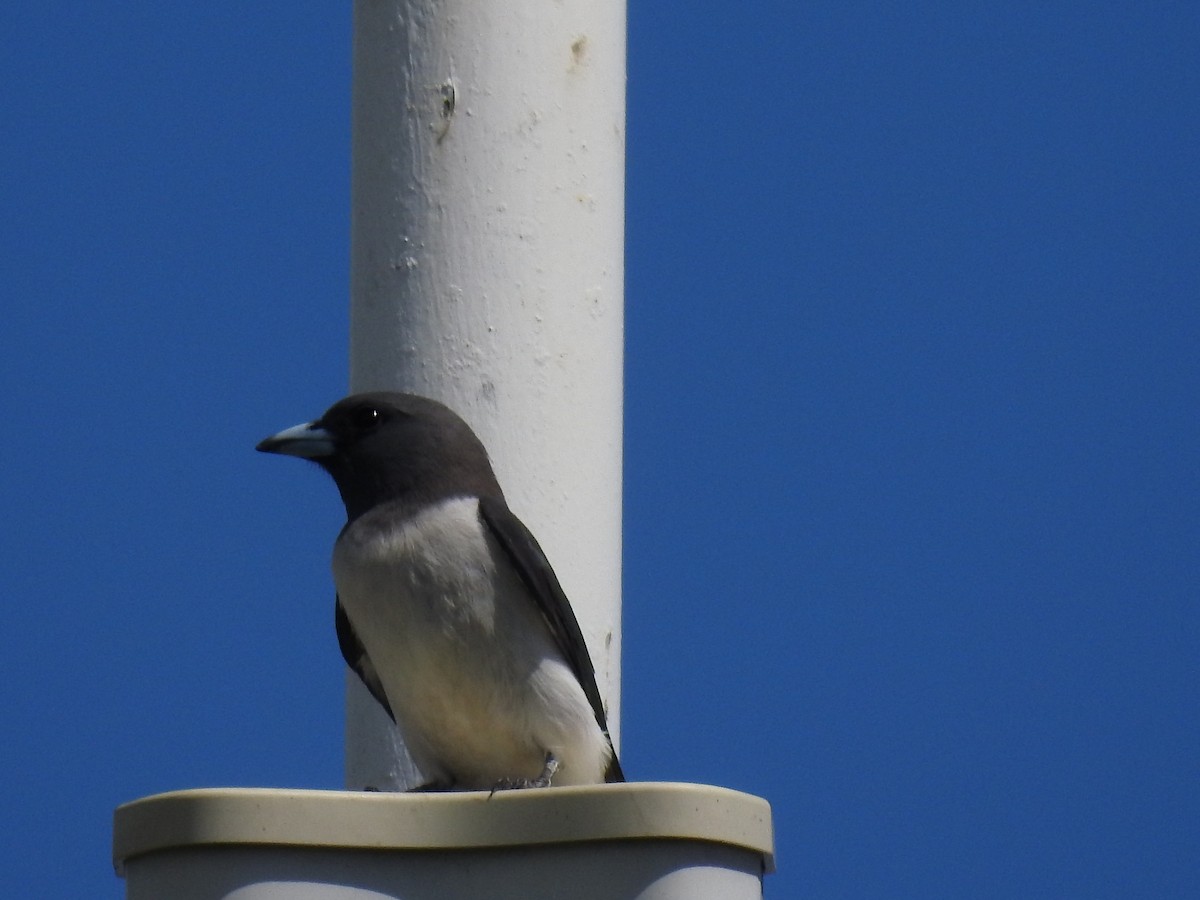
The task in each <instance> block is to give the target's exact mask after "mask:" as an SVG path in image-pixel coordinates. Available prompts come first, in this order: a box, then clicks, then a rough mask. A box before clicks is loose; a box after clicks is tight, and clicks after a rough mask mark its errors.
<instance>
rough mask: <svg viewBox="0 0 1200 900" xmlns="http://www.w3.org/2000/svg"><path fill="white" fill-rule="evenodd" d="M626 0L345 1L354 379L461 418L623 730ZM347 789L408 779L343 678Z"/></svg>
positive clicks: (356, 387)
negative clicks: (545, 569)
mask: <svg viewBox="0 0 1200 900" xmlns="http://www.w3.org/2000/svg"><path fill="white" fill-rule="evenodd" d="M624 148H625V2H624V0H603V2H597V0H558V2H554V3H547V2H545V0H506V2H504V3H480V2H473V0H357V2H355V4H354V85H353V161H352V185H351V220H352V224H351V274H350V278H351V325H350V384H351V389H352V390H353V391H363V390H375V389H399V390H405V391H412V392H415V393H421V394H425V395H428V396H432V397H435V398H437V399H439V400H442V401H443V402H445V403H447V404H448V405H450V406H451V407H452V408H454V409H455V410H457V411H458V412H459V413H460V414H461V415H462V416H463V417H464V418H465V419H466V420H467V421H468V422H469V423H470V424H471V425H472V426H473V427H474V429H475V430H476V432H477V433H478V434H479V436H480V437H481V438H482V439H483V441H484V443H485V445H486V446H487V447H488V449H489V451H490V453H491V456H492V461H493V463H494V465H495V467H496V471H497V475H498V476H499V478H500V483H501V485H502V486H503V487H504V490H505V493H506V495H507V497H508V502H509V505H510V506H511V507H512V509H513V511H514V512H516V514H517V515H518V516H520V517H521V518H522V519H523V520H524V521H525V522H526V524H528V525H529V527H530V528H531V529H532V530H533V532H534V534H536V535H537V536H538V539H539V541H540V542H541V544H542V547H543V549H545V551H546V553H547V555H548V556H549V558H550V561H551V563H552V564H553V565H554V568H555V571H556V572H557V573H558V576H559V579H560V580H561V582H562V584H563V587H564V589H565V590H566V592H567V596H568V597H569V598H570V599H571V602H572V605H573V606H574V608H575V611H576V614H577V616H578V617H579V620H580V624H581V625H582V627H583V631H584V634H585V636H586V637H587V640H588V646H589V649H590V651H591V655H592V659H593V661H594V663H595V666H596V671H597V680H598V682H599V684H600V690H601V693H602V694H603V695H604V696H605V698H606V699H607V702H608V709H609V721H610V725H611V727H612V730H613V737H614V740H616V738H617V729H618V723H619V717H620V715H619V714H620V703H619V699H620V698H619V693H618V685H619V673H620V649H621V640H620V628H619V625H620V584H621V580H620V572H621V544H620V524H621V410H622V406H621V397H622V344H623V327H624V315H623V313H624V310H623V275H624V260H623V232H624ZM349 683H350V688H349V693H348V709H347V732H346V745H347V757H346V783H347V787H349V788H351V789H360V788H363V787H365V786H373V787H376V788H382V789H391V788H402V787H407V786H411V785H413V784H414V783H416V781H417V778H418V776H417V775H416V774H415V772H414V771H413V770H412V768H411V764H410V763H407V762H406V761H405V760H406V758H405V757H404V756H403V754H402V750H400V749H398V748H397V746H396V741H395V738H394V732H393V730H392V729H391V728H390V723H389V722H388V721H387V719H386V717H385V716H384V715H383V714H382V712H381V711H380V710H379V708H378V705H377V704H375V703H374V701H372V700H371V699H370V698H369V696H368V695H367V694H366V692H365V690H361V689H360V687H359V685H358V684H357V681H356V680H354V679H353V678H352V677H351V679H350V682H349Z"/></svg>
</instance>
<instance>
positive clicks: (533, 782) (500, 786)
mask: <svg viewBox="0 0 1200 900" xmlns="http://www.w3.org/2000/svg"><path fill="white" fill-rule="evenodd" d="M557 771H558V760H557V759H556V758H555V756H554V754H553V753H547V754H546V763H545V765H544V766H542V773H541V774H540V775H538V777H537V778H501V779H500V780H499V781H497V782H496V783H495V784H494V785H492V793H491V794H489V795H488V796H494V795H495V793H496V791H517V790H522V789H524V788H544V787H550V782H551V781H552V780H553V779H554V773H555V772H557Z"/></svg>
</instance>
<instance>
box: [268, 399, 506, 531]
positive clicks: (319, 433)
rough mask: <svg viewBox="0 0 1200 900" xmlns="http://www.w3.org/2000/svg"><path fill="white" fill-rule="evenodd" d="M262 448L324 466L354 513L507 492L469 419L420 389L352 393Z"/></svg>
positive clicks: (350, 513) (348, 510) (349, 513)
mask: <svg viewBox="0 0 1200 900" xmlns="http://www.w3.org/2000/svg"><path fill="white" fill-rule="evenodd" d="M256 449H258V450H261V451H262V452H264V453H280V454H284V455H286V456H299V457H303V458H305V459H311V460H312V461H313V462H315V463H316V464H317V465H319V466H320V467H321V468H323V469H324V470H325V471H326V472H328V473H329V474H330V475H332V476H333V480H334V482H335V483H336V484H337V487H338V491H339V492H340V493H341V495H342V502H343V503H345V505H346V516H347V518H349V519H355V518H357V517H358V516H360V515H362V514H363V513H365V512H367V511H368V510H370V509H371V508H373V507H375V506H377V505H379V504H380V503H386V502H390V501H400V502H403V503H406V504H412V505H413V506H423V505H425V504H427V503H433V502H436V501H438V500H442V499H445V498H447V497H455V496H494V497H501V496H502V494H501V492H500V486H499V485H498V484H497V483H496V476H495V475H494V474H493V472H492V466H491V463H490V462H489V461H488V456H487V451H486V450H485V449H484V447H483V444H482V443H481V442H480V441H479V438H477V437H476V436H475V433H474V432H473V431H471V429H470V427H469V426H468V425H467V423H466V422H464V421H463V420H462V419H461V418H459V417H458V416H457V415H456V414H455V413H454V412H452V411H451V410H450V409H448V408H447V407H445V406H443V405H442V404H441V403H438V402H437V401H435V400H430V399H428V398H426V397H418V396H416V395H415V394H399V393H389V392H375V393H369V394H353V395H351V396H349V397H347V398H345V399H344V400H340V401H338V402H337V403H335V404H334V405H333V406H331V407H330V408H329V409H328V410H326V411H325V414H324V415H322V416H321V418H319V419H317V420H315V421H313V422H308V423H305V424H303V425H297V426H295V427H294V428H288V429H287V430H285V431H281V432H279V433H278V434H275V435H272V436H271V437H269V438H267V439H266V440H263V441H261V442H260V443H259V444H258V446H257V448H256Z"/></svg>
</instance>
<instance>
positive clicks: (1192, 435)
mask: <svg viewBox="0 0 1200 900" xmlns="http://www.w3.org/2000/svg"><path fill="white" fill-rule="evenodd" d="M1044 7H1048V8H1044ZM0 37H2V38H3V41H4V44H5V52H4V53H2V54H0V109H2V110H3V116H4V127H3V128H2V129H0V163H2V165H3V170H4V172H5V177H4V178H3V179H0V200H2V201H3V209H4V215H3V217H2V218H0V235H2V240H0V247H2V248H3V250H2V253H3V271H2V274H0V290H2V291H3V294H4V308H5V309H6V310H7V315H6V322H5V326H4V327H3V328H2V329H0V375H2V377H3V384H4V386H5V390H4V391H3V394H2V397H0V415H2V416H3V421H4V423H5V440H4V458H5V461H6V464H5V465H4V466H3V467H2V469H0V497H3V500H4V503H5V506H6V509H7V513H8V514H7V515H6V516H4V517H3V519H2V520H0V529H2V532H0V538H2V542H3V547H4V553H3V557H2V559H0V575H2V578H3V584H4V585H5V594H6V599H7V602H6V603H5V607H4V611H5V617H4V623H5V627H4V628H3V629H0V710H2V712H3V721H4V728H5V731H4V739H3V741H0V770H2V771H3V772H4V773H5V802H4V804H2V807H3V812H2V813H0V823H2V825H3V831H4V833H5V834H6V836H7V837H6V840H5V842H4V844H3V846H2V847H0V865H2V868H3V871H4V873H5V877H4V880H5V882H6V883H7V885H8V886H9V887H8V890H9V892H10V893H11V894H12V896H33V895H35V894H36V895H37V896H61V897H78V896H90V897H102V896H108V897H119V896H121V893H122V885H121V883H120V882H119V881H117V880H116V879H115V878H114V877H113V876H112V873H111V870H110V868H109V845H110V816H111V812H112V809H113V808H114V807H115V806H116V805H117V804H119V803H121V802H124V801H127V800H130V799H133V798H136V797H139V796H144V795H147V794H151V793H154V792H158V791H165V790H172V789H176V788H185V787H200V786H216V785H267V786H274V785H280V786H300V787H323V788H333V787H338V786H339V785H340V778H341V740H342V730H341V715H342V712H341V702H342V664H341V661H340V658H339V656H338V653H337V649H336V644H335V642H334V639H333V635H332V631H331V628H330V608H329V604H330V600H331V588H330V576H329V573H328V562H327V560H328V550H329V544H330V541H331V540H332V537H333V535H334V533H335V532H336V529H337V528H338V526H339V519H340V515H341V511H340V507H339V503H338V500H337V497H336V495H335V493H334V491H333V490H332V488H331V487H330V486H329V485H328V484H326V483H323V482H322V480H321V479H320V478H318V477H317V476H316V475H315V474H314V473H312V472H311V471H305V470H304V469H303V468H302V467H299V466H296V467H294V468H291V467H282V466H279V464H278V463H276V462H274V461H272V460H267V459H265V458H263V457H261V456H257V455H256V454H255V453H254V452H253V450H252V448H253V444H254V442H255V441H256V440H258V439H259V438H261V437H262V436H264V435H265V434H267V433H268V432H270V431H272V430H273V429H275V428H277V427H280V426H282V425H287V424H291V423H292V422H293V421H294V420H296V419H297V418H301V417H303V416H305V415H308V414H310V413H313V412H316V411H319V410H320V409H322V408H323V407H324V406H326V405H327V404H328V403H329V402H331V401H332V400H334V399H336V398H337V397H338V396H340V395H341V394H342V393H343V392H344V389H345V385H346V372H347V360H346V332H347V327H346V302H347V301H346V291H347V278H348V276H347V256H348V246H347V245H348V160H349V147H348V120H349V111H348V100H349V10H348V7H347V5H346V4H332V3H318V2H302V3H289V4H284V3H279V2H262V3H254V4H241V3H232V2H226V0H215V2H212V3H208V4H204V5H199V4H197V5H186V6H183V5H178V4H174V5H164V4H152V3H145V2H134V3H127V4H122V5H119V6H106V7H99V6H93V7H89V6H85V5H80V4H65V3H54V2H46V3H40V4H19V5H17V6H15V7H13V8H12V9H10V10H9V11H8V12H7V13H6V16H5V24H4V26H3V28H2V29H0ZM1197 46H1200V9H1198V8H1197V7H1196V6H1195V5H1194V4H1185V3H1150V4H1142V3H1103V2H1102V3H1090V4H1032V3H1017V4H1001V5H996V4H976V3H954V4H951V3H940V4H911V3H908V4H898V3H897V4H891V3H888V4H863V3H854V2H850V3H847V2H839V3H816V4H800V3H794V2H793V3H782V2H777V3H761V4H756V5H752V6H750V7H747V8H745V9H739V10H733V9H731V8H730V7H729V6H728V5H718V4H715V3H707V2H697V3H693V4H689V5H688V6H687V8H686V10H684V9H682V8H681V7H678V6H673V7H668V6H667V5H665V4H643V3H634V4H633V5H632V8H631V10H630V36H629V49H630V68H629V73H630V78H629V126H628V153H629V156H628V249H627V253H628V256H627V349H626V372H627V397H626V404H627V411H626V423H625V428H626V481H625V571H624V584H625V587H624V602H625V622H624V625H625V632H624V645H625V655H624V689H623V705H624V719H623V723H622V732H623V742H624V747H623V758H624V762H625V766H626V769H627V771H629V772H630V773H631V774H632V775H633V776H634V777H635V778H638V779H645V780H679V781H696V782H705V783H713V784H721V785H726V786H729V787H733V788H737V789H741V790H745V791H749V792H752V793H756V794H760V795H763V796H765V797H767V798H768V799H769V800H771V802H772V804H773V807H774V811H775V816H776V837H777V842H778V857H779V865H780V871H779V873H778V874H776V875H774V876H772V877H771V878H770V879H768V883H767V885H768V886H767V893H768V896H770V897H774V898H788V897H801V896H803V897H815V898H851V897H881V896H886V897H892V898H897V897H913V898H918V897H919V898H932V897H947V898H952V897H965V896H971V897H1071V896H1080V897H1081V896H1087V897H1130V896H1153V897H1158V898H1165V897H1185V896H1191V895H1192V892H1194V890H1195V887H1196V884H1197V883H1200V856H1198V855H1197V853H1196V847H1197V845H1198V843H1200V777H1198V776H1200V771H1198V760H1200V755H1198V751H1200V712H1198V709H1200V707H1198V702H1197V701H1198V699H1200V698H1198V696H1197V693H1198V692H1197V685H1198V684H1200V678H1198V676H1200V671H1198V669H1200V665H1198V662H1200V642H1198V637H1200V605H1198V604H1197V593H1198V589H1197V585H1198V584H1200V502H1198V501H1200V484H1198V475H1197V459H1198V456H1197V445H1198V444H1200V425H1198V417H1197V412H1198V403H1197V397H1200V361H1198V360H1200V352H1198V348H1200V302H1198V301H1200V262H1198V260H1200V252H1198V248H1200V233H1198V232H1200V166H1198V165H1197V147H1200V62H1198V61H1197V55H1196V47H1197ZM285 469H286V471H284V470H285Z"/></svg>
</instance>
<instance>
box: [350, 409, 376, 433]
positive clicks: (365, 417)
mask: <svg viewBox="0 0 1200 900" xmlns="http://www.w3.org/2000/svg"><path fill="white" fill-rule="evenodd" d="M379 419H380V416H379V410H377V409H376V408H375V407H373V406H364V407H363V408H362V409H360V410H357V411H356V412H355V413H354V424H355V426H356V427H357V428H359V429H360V430H362V431H366V430H368V429H370V428H374V427H375V426H376V425H377V424H378V423H379Z"/></svg>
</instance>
